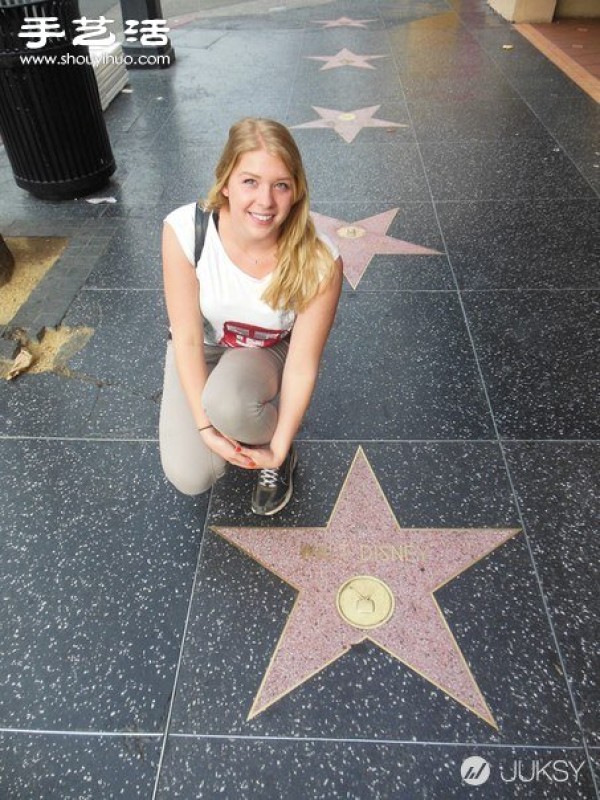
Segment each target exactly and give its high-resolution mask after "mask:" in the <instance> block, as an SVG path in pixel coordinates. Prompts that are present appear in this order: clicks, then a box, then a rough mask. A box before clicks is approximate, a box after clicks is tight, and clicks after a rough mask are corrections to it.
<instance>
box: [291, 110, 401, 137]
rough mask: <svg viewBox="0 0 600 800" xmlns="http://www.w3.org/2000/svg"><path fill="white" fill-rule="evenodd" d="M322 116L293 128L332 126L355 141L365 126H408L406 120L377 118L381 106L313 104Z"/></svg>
mask: <svg viewBox="0 0 600 800" xmlns="http://www.w3.org/2000/svg"><path fill="white" fill-rule="evenodd" d="M311 107H312V109H313V110H314V111H316V112H317V114H318V115H319V116H320V117H321V119H315V120H312V121H311V122H302V123H301V124H300V125H292V128H332V129H333V130H334V131H335V132H336V133H337V134H339V135H340V136H341V137H342V139H343V140H344V141H345V142H348V144H350V142H353V141H354V139H355V138H356V137H357V136H358V134H359V133H360V131H361V130H362V129H363V128H408V127H409V126H408V125H407V124H406V123H405V122H390V121H389V120H387V119H377V118H375V117H374V114H376V113H377V111H379V109H380V108H381V106H367V107H366V108H355V109H354V110H353V111H340V110H339V109H337V108H321V107H320V106H311Z"/></svg>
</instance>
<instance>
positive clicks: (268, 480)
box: [258, 467, 279, 489]
mask: <svg viewBox="0 0 600 800" xmlns="http://www.w3.org/2000/svg"><path fill="white" fill-rule="evenodd" d="M278 477H279V468H278V467H270V468H269V469H261V471H260V475H259V477H258V482H259V483H260V485H261V486H264V487H265V488H267V489H274V488H275V487H276V486H277V478H278Z"/></svg>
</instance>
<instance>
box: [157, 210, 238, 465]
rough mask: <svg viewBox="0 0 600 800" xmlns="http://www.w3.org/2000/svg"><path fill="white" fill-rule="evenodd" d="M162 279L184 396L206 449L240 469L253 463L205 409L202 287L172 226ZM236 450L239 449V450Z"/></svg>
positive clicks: (165, 240) (165, 247) (167, 236)
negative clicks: (200, 429) (203, 397)
mask: <svg viewBox="0 0 600 800" xmlns="http://www.w3.org/2000/svg"><path fill="white" fill-rule="evenodd" d="M162 254H163V278H164V287H165V301H166V304H167V314H168V317H169V323H170V325H171V337H172V341H173V348H174V350H175V364H176V365H177V374H178V376H179V380H180V382H181V386H182V388H183V391H184V394H185V397H186V399H187V401H188V404H189V406H190V408H191V410H192V414H193V417H194V421H195V423H196V427H197V428H205V430H203V431H202V433H201V434H200V435H201V436H202V439H203V441H204V443H205V444H206V446H207V447H209V448H210V449H211V450H212V451H213V452H215V453H217V454H218V455H220V456H221V457H222V458H224V459H226V460H227V461H229V462H230V463H231V464H235V465H236V466H238V467H249V466H250V460H249V459H248V457H246V456H242V455H240V454H239V447H238V446H237V443H236V444H233V443H232V442H230V441H229V440H228V439H227V438H226V437H224V436H222V435H221V434H220V433H219V432H218V431H217V430H215V429H214V428H212V427H209V428H207V427H206V426H209V425H211V421H210V419H209V418H208V417H207V415H206V412H205V411H204V408H203V407H202V392H203V391H204V386H205V384H206V380H207V377H208V372H207V369H206V361H205V359H204V332H203V325H202V312H201V310H200V286H199V283H198V278H197V277H196V271H195V269H194V266H193V265H192V264H191V263H190V262H189V261H188V259H187V258H186V256H185V254H184V252H183V250H182V249H181V245H180V244H179V242H178V241H177V236H176V235H175V232H174V231H173V229H172V228H171V226H170V225H168V224H165V225H164V228H163V244H162ZM236 448H237V449H236Z"/></svg>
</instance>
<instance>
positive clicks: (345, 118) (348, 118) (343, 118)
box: [338, 111, 356, 122]
mask: <svg viewBox="0 0 600 800" xmlns="http://www.w3.org/2000/svg"><path fill="white" fill-rule="evenodd" d="M338 119H339V121H340V122H352V120H353V119H356V114H353V113H352V112H351V111H346V112H345V113H344V114H339V115H338Z"/></svg>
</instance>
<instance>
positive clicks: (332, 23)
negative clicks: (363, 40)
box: [311, 17, 377, 28]
mask: <svg viewBox="0 0 600 800" xmlns="http://www.w3.org/2000/svg"><path fill="white" fill-rule="evenodd" d="M311 22H313V23H314V24H315V25H322V26H323V28H366V27H367V24H366V23H367V22H377V20H376V19H351V18H350V17H338V19H313V20H311Z"/></svg>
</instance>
